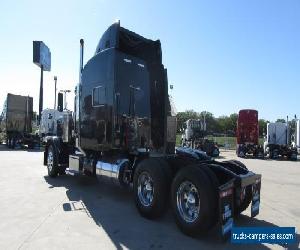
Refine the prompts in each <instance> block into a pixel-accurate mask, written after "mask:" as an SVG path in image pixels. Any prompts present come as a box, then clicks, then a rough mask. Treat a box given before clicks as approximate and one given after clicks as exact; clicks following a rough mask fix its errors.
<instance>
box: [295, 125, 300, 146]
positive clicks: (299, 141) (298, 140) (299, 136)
mask: <svg viewBox="0 0 300 250" xmlns="http://www.w3.org/2000/svg"><path fill="white" fill-rule="evenodd" d="M295 146H296V147H297V148H300V120H297V122H296V131H295Z"/></svg>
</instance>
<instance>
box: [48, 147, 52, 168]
mask: <svg viewBox="0 0 300 250" xmlns="http://www.w3.org/2000/svg"><path fill="white" fill-rule="evenodd" d="M47 166H48V170H49V172H51V171H52V168H53V152H52V151H51V150H50V151H49V152H48V157H47Z"/></svg>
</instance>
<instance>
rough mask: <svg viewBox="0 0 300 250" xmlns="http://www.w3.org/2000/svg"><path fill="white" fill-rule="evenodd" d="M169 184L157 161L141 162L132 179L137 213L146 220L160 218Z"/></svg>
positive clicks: (162, 167)
mask: <svg viewBox="0 0 300 250" xmlns="http://www.w3.org/2000/svg"><path fill="white" fill-rule="evenodd" d="M169 188H170V183H169V181H168V178H167V174H166V172H165V171H164V166H163V164H162V162H161V160H159V159H154V158H149V159H145V160H143V161H141V162H140V163H139V165H138V166H137V169H136V170H135V173H134V177H133V190H134V200H135V205H136V207H137V209H138V211H139V213H140V214H141V215H142V216H143V217H145V218H148V219H155V218H158V217H161V216H162V215H163V214H164V212H165V210H166V208H167V202H168V193H169V192H168V190H169Z"/></svg>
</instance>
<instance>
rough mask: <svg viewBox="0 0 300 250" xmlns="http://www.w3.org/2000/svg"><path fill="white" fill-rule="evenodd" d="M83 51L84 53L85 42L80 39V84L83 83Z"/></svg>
mask: <svg viewBox="0 0 300 250" xmlns="http://www.w3.org/2000/svg"><path fill="white" fill-rule="evenodd" d="M83 51H84V40H83V39H80V63H79V83H81V73H82V70H83Z"/></svg>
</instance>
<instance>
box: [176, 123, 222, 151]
mask: <svg viewBox="0 0 300 250" xmlns="http://www.w3.org/2000/svg"><path fill="white" fill-rule="evenodd" d="M181 144H182V146H183V147H185V146H187V147H191V148H194V149H198V150H201V151H203V152H205V153H206V154H207V155H208V156H211V157H218V156H219V155H220V150H219V147H218V145H217V144H216V143H215V142H213V141H212V140H209V139H208V138H207V137H206V123H205V121H204V120H200V119H189V120H187V121H186V122H185V130H184V134H183V135H182V137H181Z"/></svg>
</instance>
